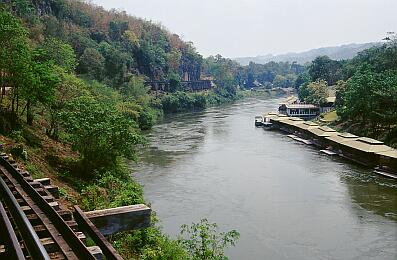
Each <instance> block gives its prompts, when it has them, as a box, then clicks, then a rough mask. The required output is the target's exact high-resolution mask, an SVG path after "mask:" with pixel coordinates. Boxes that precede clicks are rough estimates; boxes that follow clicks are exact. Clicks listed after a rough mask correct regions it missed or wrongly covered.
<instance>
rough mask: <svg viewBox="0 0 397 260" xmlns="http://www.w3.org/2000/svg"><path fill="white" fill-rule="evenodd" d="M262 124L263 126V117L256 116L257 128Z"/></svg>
mask: <svg viewBox="0 0 397 260" xmlns="http://www.w3.org/2000/svg"><path fill="white" fill-rule="evenodd" d="M262 124H263V117H261V116H256V117H255V126H262Z"/></svg>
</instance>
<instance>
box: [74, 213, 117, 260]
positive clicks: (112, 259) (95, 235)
mask: <svg viewBox="0 0 397 260" xmlns="http://www.w3.org/2000/svg"><path fill="white" fill-rule="evenodd" d="M74 209H75V213H74V217H75V219H76V221H77V223H78V224H79V225H80V226H81V227H82V228H83V230H85V231H86V232H87V233H88V235H89V236H90V238H91V239H92V240H94V242H95V243H96V244H97V245H98V246H99V248H100V249H101V250H102V253H103V254H104V255H105V257H106V259H109V260H123V257H121V256H120V255H119V254H118V253H117V251H116V250H115V249H114V248H113V246H112V245H111V244H110V243H109V241H107V240H106V238H105V237H104V236H103V235H102V234H101V232H100V231H99V230H98V228H97V227H96V226H95V225H94V224H93V223H92V222H91V220H90V219H89V218H88V217H87V216H86V215H85V214H84V212H83V211H82V210H81V209H80V207H79V206H74Z"/></svg>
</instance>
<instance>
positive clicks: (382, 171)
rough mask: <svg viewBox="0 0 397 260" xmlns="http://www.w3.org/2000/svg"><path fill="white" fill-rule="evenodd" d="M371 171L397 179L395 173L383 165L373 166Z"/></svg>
mask: <svg viewBox="0 0 397 260" xmlns="http://www.w3.org/2000/svg"><path fill="white" fill-rule="evenodd" d="M373 173H376V174H379V175H382V176H385V177H388V178H392V179H396V180H397V173H396V172H393V171H391V170H389V169H387V168H384V167H375V169H374V171H373Z"/></svg>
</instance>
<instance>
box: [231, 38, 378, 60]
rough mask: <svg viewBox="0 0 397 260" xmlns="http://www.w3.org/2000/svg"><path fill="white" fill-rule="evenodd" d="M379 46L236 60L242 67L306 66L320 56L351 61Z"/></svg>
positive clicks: (368, 45) (361, 45)
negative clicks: (365, 51) (271, 65)
mask: <svg viewBox="0 0 397 260" xmlns="http://www.w3.org/2000/svg"><path fill="white" fill-rule="evenodd" d="M375 45H377V43H363V44H356V43H352V44H347V45H341V46H335V47H324V48H318V49H312V50H309V51H305V52H299V53H296V52H290V53H286V54H280V55H272V54H268V55H263V56H256V57H240V58H235V59H234V60H235V61H237V62H238V63H240V64H241V65H243V66H244V65H248V64H249V63H250V62H254V63H258V64H265V63H267V62H270V61H275V62H294V61H296V62H297V63H299V64H305V63H306V62H311V61H312V60H314V59H315V58H316V57H318V56H324V55H326V56H328V57H330V58H331V59H333V60H347V59H351V58H353V57H354V56H356V54H357V53H358V52H360V51H363V50H365V49H368V48H370V47H372V46H375Z"/></svg>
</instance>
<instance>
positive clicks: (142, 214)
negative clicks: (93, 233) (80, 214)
mask: <svg viewBox="0 0 397 260" xmlns="http://www.w3.org/2000/svg"><path fill="white" fill-rule="evenodd" d="M151 212H152V210H151V209H150V208H149V207H148V206H146V205H144V204H138V205H130V206H124V207H119V208H112V209H103V210H95V211H89V212H85V215H86V216H87V217H88V218H89V219H90V220H91V222H92V223H93V224H94V225H95V226H96V227H97V228H98V230H99V231H100V232H101V233H102V235H104V236H109V235H112V234H115V233H118V232H122V231H128V230H133V229H138V228H146V227H149V226H150V215H151Z"/></svg>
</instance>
